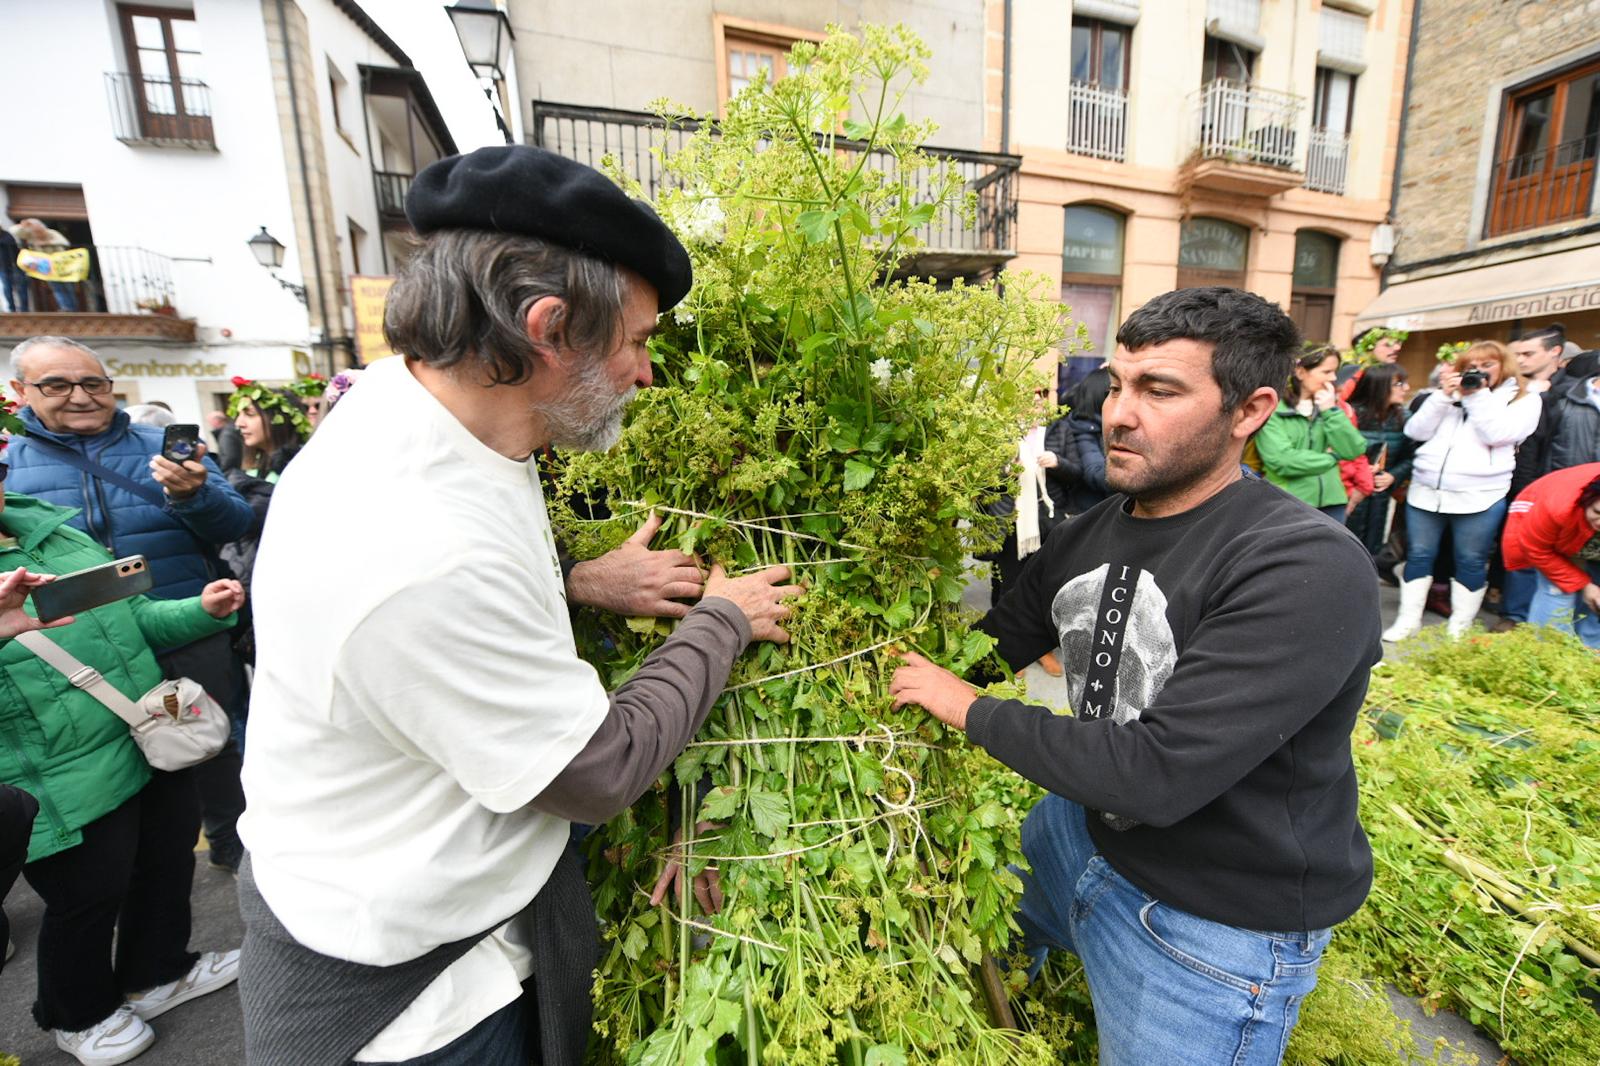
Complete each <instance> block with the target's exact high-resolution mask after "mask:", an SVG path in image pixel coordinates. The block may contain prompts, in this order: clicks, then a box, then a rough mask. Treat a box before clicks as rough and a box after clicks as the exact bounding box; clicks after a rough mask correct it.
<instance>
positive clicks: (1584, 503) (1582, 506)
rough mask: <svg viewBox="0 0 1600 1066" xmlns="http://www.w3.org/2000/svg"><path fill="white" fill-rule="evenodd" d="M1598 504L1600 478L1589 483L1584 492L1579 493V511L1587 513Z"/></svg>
mask: <svg viewBox="0 0 1600 1066" xmlns="http://www.w3.org/2000/svg"><path fill="white" fill-rule="evenodd" d="M1596 502H1600V477H1597V478H1595V479H1594V480H1593V481H1591V482H1589V483H1588V484H1587V485H1585V486H1584V487H1583V491H1582V492H1580V493H1578V510H1580V511H1586V510H1588V509H1589V508H1590V507H1593V506H1594V505H1595V503H1596Z"/></svg>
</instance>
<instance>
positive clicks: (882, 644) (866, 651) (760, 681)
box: [722, 615, 927, 692]
mask: <svg viewBox="0 0 1600 1066" xmlns="http://www.w3.org/2000/svg"><path fill="white" fill-rule="evenodd" d="M923 617H924V618H926V617H927V616H926V615H924V616H923ZM899 642H900V638H899V637H892V638H890V639H889V640H880V641H878V643H876V644H874V645H872V646H871V647H869V648H862V649H861V650H860V651H853V652H850V653H848V654H846V655H841V656H839V657H838V658H835V659H829V660H828V661H827V662H824V663H811V664H809V665H807V666H798V667H796V668H795V669H793V670H785V671H783V672H782V673H780V674H768V675H767V676H766V677H758V678H756V679H755V680H754V681H744V682H741V683H739V684H737V685H730V686H729V687H728V688H725V689H723V690H722V691H724V692H738V691H739V690H740V689H745V688H750V687H752V686H754V685H764V684H766V683H767V682H768V681H777V680H780V679H781V678H785V677H794V676H795V675H796V674H808V673H810V672H811V671H813V670H821V669H822V668H823V667H824V666H834V665H836V664H838V663H842V662H848V661H849V660H851V659H859V658H860V657H861V656H863V655H871V654H872V653H873V652H875V651H878V650H879V649H880V648H887V647H888V646H889V645H891V644H898V643H899Z"/></svg>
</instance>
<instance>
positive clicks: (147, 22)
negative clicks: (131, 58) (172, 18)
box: [133, 15, 167, 49]
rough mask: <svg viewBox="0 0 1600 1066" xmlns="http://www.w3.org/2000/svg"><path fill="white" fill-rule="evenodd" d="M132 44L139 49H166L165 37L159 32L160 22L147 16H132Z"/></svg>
mask: <svg viewBox="0 0 1600 1066" xmlns="http://www.w3.org/2000/svg"><path fill="white" fill-rule="evenodd" d="M133 43H134V44H135V45H137V46H138V47H140V48H155V49H164V48H166V47H167V37H166V34H164V33H162V32H161V20H160V19H158V18H151V17H150V16H149V15H135V16H133Z"/></svg>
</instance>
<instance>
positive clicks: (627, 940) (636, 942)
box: [622, 925, 650, 962]
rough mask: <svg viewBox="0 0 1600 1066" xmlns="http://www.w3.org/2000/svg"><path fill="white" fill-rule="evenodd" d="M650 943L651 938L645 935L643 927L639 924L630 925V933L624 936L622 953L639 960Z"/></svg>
mask: <svg viewBox="0 0 1600 1066" xmlns="http://www.w3.org/2000/svg"><path fill="white" fill-rule="evenodd" d="M649 945H650V938H649V937H647V936H645V932H644V930H643V929H640V928H639V927H638V926H637V925H629V926H628V935H627V936H625V937H623V938H622V953H623V954H624V955H626V956H627V957H628V959H629V960H630V961H632V962H638V961H639V956H640V955H641V954H643V953H644V949H645V948H646V947H648V946H649Z"/></svg>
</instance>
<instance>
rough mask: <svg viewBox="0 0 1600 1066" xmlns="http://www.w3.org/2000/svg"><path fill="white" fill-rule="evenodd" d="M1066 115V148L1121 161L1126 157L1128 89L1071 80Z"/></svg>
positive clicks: (1078, 152)
mask: <svg viewBox="0 0 1600 1066" xmlns="http://www.w3.org/2000/svg"><path fill="white" fill-rule="evenodd" d="M1067 116H1068V117H1067V123H1068V125H1067V151H1069V152H1076V153H1077V154H1078V155H1088V156H1093V157H1094V158H1096V159H1111V160H1115V161H1116V162H1118V163H1120V162H1122V161H1123V160H1125V159H1126V158H1127V150H1128V146H1127V135H1128V94H1127V93H1125V92H1123V91H1122V90H1121V89H1108V88H1104V87H1102V86H1099V85H1090V84H1088V83H1087V82H1081V81H1075V82H1072V83H1071V84H1070V85H1068V86H1067Z"/></svg>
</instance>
